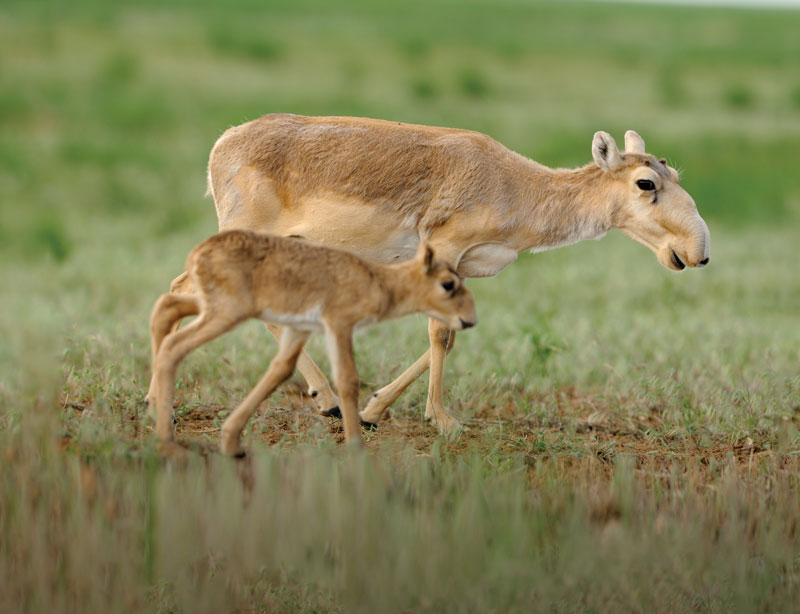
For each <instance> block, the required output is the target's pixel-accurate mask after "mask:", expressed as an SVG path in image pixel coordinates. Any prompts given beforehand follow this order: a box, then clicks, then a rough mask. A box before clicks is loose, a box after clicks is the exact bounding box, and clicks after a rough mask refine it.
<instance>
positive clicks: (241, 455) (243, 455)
mask: <svg viewBox="0 0 800 614" xmlns="http://www.w3.org/2000/svg"><path fill="white" fill-rule="evenodd" d="M233 458H235V459H236V460H242V459H243V458H247V452H245V451H244V450H242V451H241V452H237V453H236V454H234V455H233Z"/></svg>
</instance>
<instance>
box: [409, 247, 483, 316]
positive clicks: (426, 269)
mask: <svg viewBox="0 0 800 614" xmlns="http://www.w3.org/2000/svg"><path fill="white" fill-rule="evenodd" d="M414 268H415V276H416V277H417V282H418V283H417V284H416V286H417V289H416V291H415V295H416V296H415V299H416V303H417V307H418V310H419V311H421V312H422V313H424V314H425V315H427V316H429V317H431V318H436V319H437V320H440V321H441V322H443V323H444V324H446V325H447V327H448V328H449V329H451V330H463V329H465V328H471V327H472V326H475V324H477V323H478V316H477V314H476V313H475V299H474V297H473V296H472V292H470V291H469V290H468V289H467V288H466V286H464V283H463V281H462V279H461V278H460V277H459V276H458V273H456V272H455V271H454V270H453V268H452V267H451V266H450V265H449V264H447V263H446V262H443V261H441V260H437V259H436V258H435V256H434V253H433V249H432V248H431V246H430V245H428V244H427V243H426V242H424V241H422V242H421V243H420V246H419V249H418V251H417V256H416V258H415V259H414Z"/></svg>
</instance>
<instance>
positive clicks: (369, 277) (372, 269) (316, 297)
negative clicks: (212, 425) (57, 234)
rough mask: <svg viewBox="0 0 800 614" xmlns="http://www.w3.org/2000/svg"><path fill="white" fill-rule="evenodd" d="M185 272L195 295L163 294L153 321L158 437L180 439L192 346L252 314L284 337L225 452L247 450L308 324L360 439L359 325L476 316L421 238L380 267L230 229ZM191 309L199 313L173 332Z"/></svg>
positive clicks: (349, 427)
mask: <svg viewBox="0 0 800 614" xmlns="http://www.w3.org/2000/svg"><path fill="white" fill-rule="evenodd" d="M186 271H187V273H186V276H185V277H183V278H182V279H181V280H180V281H179V282H178V283H177V284H174V287H173V289H179V290H180V289H183V290H185V289H187V288H193V289H194V291H195V292H196V293H197V294H196V295H191V294H178V293H175V292H170V293H169V294H165V295H163V296H161V297H160V298H159V300H158V301H157V302H156V305H155V307H154V308H153V314H152V316H151V320H150V330H151V335H152V352H153V379H152V382H151V386H150V393H149V394H148V398H149V400H150V401H151V407H154V408H155V412H156V421H157V422H156V432H157V433H158V435H159V437H160V439H161V440H162V442H165V443H167V444H169V443H171V442H172V441H173V440H174V433H173V428H172V397H173V390H174V385H175V373H176V370H177V368H178V365H179V363H180V362H181V361H182V360H183V359H184V358H185V357H186V356H187V355H188V354H189V353H190V352H191V351H193V350H194V349H196V348H198V347H199V346H200V345H202V344H204V343H207V342H208V341H211V340H212V339H214V338H216V337H218V336H219V335H221V334H223V333H225V332H227V331H229V330H231V329H232V328H234V327H235V326H237V325H238V324H240V323H241V322H243V321H245V320H248V319H250V318H258V319H261V320H263V321H264V322H267V323H268V324H270V325H271V329H272V330H273V332H275V333H276V336H278V337H279V339H280V347H279V349H278V354H277V356H276V357H275V358H274V359H273V361H272V362H271V363H270V366H269V369H268V370H267V372H266V374H265V375H264V377H263V378H262V379H261V381H260V382H259V383H258V384H257V385H256V387H255V388H254V389H253V391H252V392H251V393H250V394H249V395H248V396H247V398H246V399H245V400H244V401H243V402H242V404H241V405H240V406H239V407H238V408H237V409H236V410H235V411H234V412H233V413H231V415H230V416H229V417H228V418H227V419H226V420H225V423H224V424H223V427H222V442H221V447H222V451H223V452H224V453H225V454H229V455H238V454H240V453H241V447H240V436H241V433H242V430H243V429H244V427H245V425H246V423H247V421H248V419H249V418H250V416H251V415H252V414H253V412H254V411H255V409H256V407H257V406H258V405H259V404H260V403H261V402H262V401H263V400H264V399H266V398H267V397H268V396H269V395H270V394H271V393H272V392H273V391H274V390H275V388H277V387H278V386H279V385H280V384H281V382H283V381H284V380H285V379H286V378H288V377H289V376H290V375H291V374H292V372H293V371H294V368H295V364H296V363H297V361H298V358H299V355H300V352H301V351H302V349H303V346H304V345H305V342H306V341H307V340H308V337H309V336H310V335H311V333H312V332H314V331H317V330H319V331H323V332H324V333H325V335H326V338H327V342H328V351H329V353H330V355H331V364H332V365H333V366H334V373H335V377H336V383H337V388H338V391H339V395H340V396H341V403H342V404H341V411H342V416H343V418H344V427H345V438H346V439H347V440H348V441H360V426H359V419H358V408H357V402H358V372H357V371H356V366H355V360H354V358H353V346H352V335H353V331H354V329H355V328H357V327H359V326H363V325H368V324H371V323H374V322H380V321H382V320H386V319H389V318H396V317H400V316H403V315H407V314H411V313H424V314H426V315H428V316H429V317H431V318H435V319H437V320H440V321H442V322H443V324H444V325H445V326H446V327H447V328H449V329H453V330H461V329H463V328H468V327H470V326H472V325H474V324H475V323H476V321H477V319H476V316H475V305H474V301H473V298H472V294H471V293H470V292H469V290H467V289H466V288H465V287H464V286H463V284H462V283H461V280H460V279H459V277H458V275H457V274H456V273H455V271H454V270H453V269H452V268H451V267H450V266H449V265H448V264H446V263H444V262H442V261H438V260H435V259H434V256H433V251H432V250H431V248H430V247H429V246H428V245H427V244H424V243H422V244H421V245H420V249H419V252H418V255H417V258H415V259H414V260H412V261H409V262H404V263H400V264H395V265H380V264H375V263H369V262H367V261H364V260H362V259H361V258H358V257H357V256H355V255H353V254H350V253H348V252H344V251H339V250H332V249H328V248H324V247H320V246H315V245H311V244H309V243H307V242H304V241H299V240H296V239H287V238H283V237H276V236H271V235H266V234H261V233H256V232H252V231H247V230H231V231H226V232H222V233H220V234H218V235H215V236H213V237H211V238H210V239H207V240H206V241H204V242H203V243H201V244H200V245H198V246H197V247H196V248H195V249H194V250H193V251H192V252H191V254H190V255H189V258H188V259H187V261H186ZM189 315H198V317H197V319H196V320H195V321H193V322H192V323H191V324H189V325H188V326H186V327H185V328H183V329H180V330H175V325H176V323H177V322H179V321H180V319H181V318H184V317H186V316H189ZM275 325H278V326H275Z"/></svg>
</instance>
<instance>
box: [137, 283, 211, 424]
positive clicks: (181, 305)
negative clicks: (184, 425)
mask: <svg viewBox="0 0 800 614" xmlns="http://www.w3.org/2000/svg"><path fill="white" fill-rule="evenodd" d="M198 313H200V301H199V300H198V299H197V297H196V296H191V295H186V294H172V293H169V294H162V295H161V297H160V298H159V299H158V300H157V301H156V304H155V306H154V307H153V313H152V315H151V316H150V349H151V353H152V363H151V364H152V366H153V376H152V377H151V379H150V389H149V390H148V391H147V397H146V399H147V404H148V405H149V410H148V411H149V413H150V415H151V416H152V417H153V418H155V406H154V404H155V393H156V391H155V384H156V378H155V364H156V356H157V355H158V350H159V348H160V347H161V344H162V342H163V341H164V338H165V337H166V336H167V335H168V334H169V333H170V332H171V331H173V330H175V328H176V326H177V323H179V322H180V321H181V320H182V319H183V318H185V317H187V316H194V315H197V314H198Z"/></svg>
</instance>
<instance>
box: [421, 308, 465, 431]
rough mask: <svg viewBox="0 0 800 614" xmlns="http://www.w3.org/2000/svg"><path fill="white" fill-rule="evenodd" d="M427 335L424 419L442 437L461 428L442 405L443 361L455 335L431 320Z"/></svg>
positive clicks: (438, 322) (442, 325)
mask: <svg viewBox="0 0 800 614" xmlns="http://www.w3.org/2000/svg"><path fill="white" fill-rule="evenodd" d="M428 335H429V336H430V339H431V350H430V352H431V367H430V368H431V376H430V380H429V382H428V401H427V403H426V405H425V418H427V419H428V420H430V421H431V423H433V424H435V425H436V426H437V427H438V429H439V432H440V433H441V434H442V435H452V434H454V433H456V432H457V431H458V429H460V428H461V424H460V423H459V422H458V420H456V419H455V418H453V416H451V415H450V412H448V411H447V410H446V409H445V408H444V405H443V404H442V393H443V386H442V378H443V377H444V359H445V357H446V356H447V355H448V354H449V353H450V350H452V349H453V343H454V341H455V338H456V333H455V331H452V330H450V329H449V328H447V326H446V325H444V324H442V323H441V322H440V321H439V320H434V319H433V318H431V319H430V321H429V323H428Z"/></svg>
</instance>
